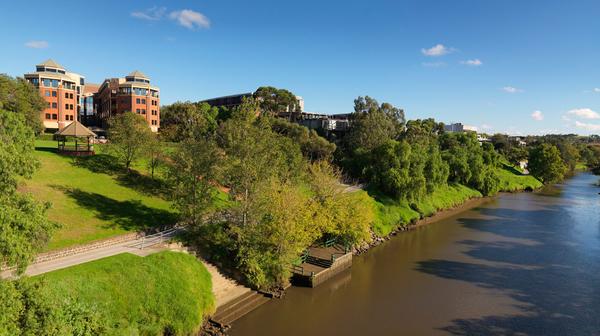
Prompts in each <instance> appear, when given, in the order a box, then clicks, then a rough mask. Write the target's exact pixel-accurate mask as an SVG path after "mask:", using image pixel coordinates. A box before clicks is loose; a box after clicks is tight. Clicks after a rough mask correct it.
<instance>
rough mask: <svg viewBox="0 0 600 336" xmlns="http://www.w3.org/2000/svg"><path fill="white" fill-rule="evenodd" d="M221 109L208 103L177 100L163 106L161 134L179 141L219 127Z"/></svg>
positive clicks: (170, 139) (168, 138) (167, 138)
mask: <svg viewBox="0 0 600 336" xmlns="http://www.w3.org/2000/svg"><path fill="white" fill-rule="evenodd" d="M218 114H219V109H218V108H217V107H212V106H210V105H209V104H207V103H191V102H176V103H173V104H171V105H167V106H164V107H162V108H161V120H160V124H161V135H162V136H163V137H164V138H165V139H166V140H169V141H174V142H179V141H182V140H184V139H187V138H193V137H198V136H202V135H204V134H207V133H211V132H213V131H214V130H215V129H216V128H217V118H218Z"/></svg>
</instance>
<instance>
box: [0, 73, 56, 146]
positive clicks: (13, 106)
mask: <svg viewBox="0 0 600 336" xmlns="http://www.w3.org/2000/svg"><path fill="white" fill-rule="evenodd" d="M44 108H46V102H45V101H44V99H43V98H42V96H41V95H40V93H39V91H38V89H36V88H35V87H34V86H33V85H31V84H30V83H29V82H27V81H26V80H24V79H23V78H16V79H15V78H11V77H9V76H7V75H4V74H0V110H6V111H10V112H14V113H18V114H21V115H23V117H24V119H23V120H25V124H26V125H27V126H29V127H30V128H31V130H32V131H33V132H34V133H35V134H39V133H41V132H43V131H44V125H43V124H42V120H41V119H40V112H41V111H42V110H43V109H44Z"/></svg>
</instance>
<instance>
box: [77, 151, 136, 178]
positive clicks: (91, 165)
mask: <svg viewBox="0 0 600 336" xmlns="http://www.w3.org/2000/svg"><path fill="white" fill-rule="evenodd" d="M73 165H74V166H77V167H81V168H86V169H88V170H89V171H92V172H94V173H102V174H107V175H114V174H124V173H126V172H127V171H126V170H125V168H123V167H122V166H121V165H120V164H119V162H118V161H117V159H115V158H114V157H113V156H110V155H107V154H96V155H92V156H83V157H77V158H75V159H74V160H73Z"/></svg>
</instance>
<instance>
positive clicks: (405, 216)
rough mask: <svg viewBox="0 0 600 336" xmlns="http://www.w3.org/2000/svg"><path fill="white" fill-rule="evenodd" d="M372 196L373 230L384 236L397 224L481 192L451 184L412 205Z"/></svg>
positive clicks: (454, 203) (460, 202)
mask: <svg viewBox="0 0 600 336" xmlns="http://www.w3.org/2000/svg"><path fill="white" fill-rule="evenodd" d="M372 197H373V198H372V200H373V205H374V206H375V209H376V211H375V213H376V220H375V223H374V224H373V231H374V232H375V233H376V234H377V235H379V236H386V235H388V234H389V233H390V232H391V231H392V230H393V229H395V228H396V227H398V226H403V225H407V224H409V223H411V222H413V221H415V220H418V219H420V218H423V217H427V216H431V215H433V214H435V213H436V212H438V211H440V210H444V209H449V208H452V207H455V206H457V205H460V204H462V203H464V202H465V201H467V200H469V199H471V198H477V197H481V193H480V192H478V191H477V190H474V189H471V188H468V187H466V186H464V185H460V184H451V185H447V186H443V187H440V188H438V189H436V190H434V191H433V193H431V194H430V195H427V196H426V197H424V198H423V199H422V200H420V201H418V202H414V203H413V206H412V207H411V204H410V203H409V202H408V201H404V200H403V201H398V200H394V199H393V198H390V197H387V196H381V195H376V196H372Z"/></svg>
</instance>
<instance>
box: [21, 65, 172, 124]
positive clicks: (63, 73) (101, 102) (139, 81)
mask: <svg viewBox="0 0 600 336" xmlns="http://www.w3.org/2000/svg"><path fill="white" fill-rule="evenodd" d="M35 69H36V71H35V72H32V73H28V74H25V76H24V77H25V79H26V80H27V81H28V82H30V83H31V84H33V85H34V86H35V87H36V88H38V89H39V91H40V94H41V95H42V97H43V98H44V100H45V101H46V103H47V106H46V108H45V109H44V110H43V111H42V112H41V114H40V118H41V119H42V121H43V123H44V127H45V128H46V129H53V130H61V129H63V128H64V127H66V126H67V125H69V124H70V123H72V122H73V121H75V120H79V121H80V122H81V123H82V124H84V125H86V126H103V127H105V126H106V123H107V120H108V118H110V117H111V116H113V115H115V114H118V113H122V112H125V111H131V112H133V113H137V114H140V115H142V116H143V117H144V119H146V121H147V122H148V125H149V126H150V128H151V129H152V131H154V132H156V131H158V128H159V127H160V100H159V89H158V88H157V87H154V86H151V85H150V79H149V78H148V77H147V76H146V75H144V74H143V73H141V72H139V71H134V72H132V73H130V74H129V75H127V76H125V78H110V79H106V80H105V81H104V82H103V83H102V84H100V85H97V84H87V85H86V83H85V77H83V76H81V75H79V74H76V73H73V72H68V71H67V70H66V69H65V68H64V67H63V66H61V65H60V64H58V63H56V62H55V61H53V60H51V59H49V60H47V61H45V62H43V63H41V64H38V65H36V67H35Z"/></svg>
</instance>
